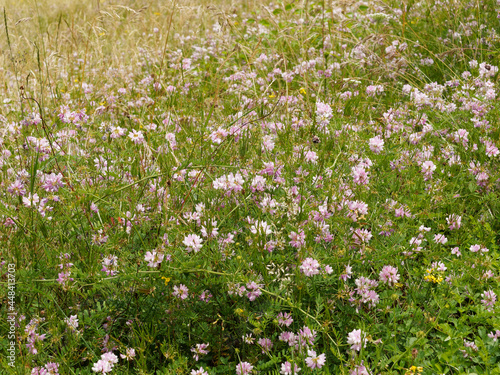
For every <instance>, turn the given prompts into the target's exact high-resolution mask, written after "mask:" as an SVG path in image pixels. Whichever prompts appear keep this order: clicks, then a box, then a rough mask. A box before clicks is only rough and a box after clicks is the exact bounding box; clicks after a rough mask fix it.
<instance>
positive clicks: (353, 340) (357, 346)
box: [347, 329, 366, 352]
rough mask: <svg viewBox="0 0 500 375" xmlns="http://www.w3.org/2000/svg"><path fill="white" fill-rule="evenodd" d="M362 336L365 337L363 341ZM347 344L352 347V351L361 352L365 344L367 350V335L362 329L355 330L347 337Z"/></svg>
mask: <svg viewBox="0 0 500 375" xmlns="http://www.w3.org/2000/svg"><path fill="white" fill-rule="evenodd" d="M361 336H363V339H361ZM347 343H348V344H350V345H351V350H357V351H358V352H359V351H360V350H361V345H362V344H364V347H365V348H366V339H365V333H364V332H362V331H361V330H360V329H355V330H353V331H352V332H350V333H349V334H348V336H347Z"/></svg>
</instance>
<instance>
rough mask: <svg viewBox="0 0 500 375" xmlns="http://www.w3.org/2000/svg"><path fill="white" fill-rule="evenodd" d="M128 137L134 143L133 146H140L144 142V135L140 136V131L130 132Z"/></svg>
mask: <svg viewBox="0 0 500 375" xmlns="http://www.w3.org/2000/svg"><path fill="white" fill-rule="evenodd" d="M128 137H129V138H130V139H131V140H132V142H134V143H135V144H140V143H142V142H144V135H143V134H142V131H140V130H139V131H136V130H132V131H131V132H130V133H128Z"/></svg>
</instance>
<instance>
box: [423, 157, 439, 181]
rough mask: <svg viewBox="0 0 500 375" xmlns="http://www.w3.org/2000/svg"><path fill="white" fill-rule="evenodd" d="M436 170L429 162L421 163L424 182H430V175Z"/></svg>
mask: <svg viewBox="0 0 500 375" xmlns="http://www.w3.org/2000/svg"><path fill="white" fill-rule="evenodd" d="M435 170H436V165H435V164H434V163H433V162H432V161H430V160H427V161H424V162H423V163H422V173H423V174H424V180H425V181H427V180H430V179H431V178H432V173H433V172H434V171H435Z"/></svg>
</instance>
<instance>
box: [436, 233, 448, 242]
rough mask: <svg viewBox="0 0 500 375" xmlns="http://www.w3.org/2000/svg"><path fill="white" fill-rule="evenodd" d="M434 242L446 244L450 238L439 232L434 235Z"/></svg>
mask: <svg viewBox="0 0 500 375" xmlns="http://www.w3.org/2000/svg"><path fill="white" fill-rule="evenodd" d="M434 242H435V243H440V244H442V245H444V244H445V243H446V242H448V239H447V238H446V237H445V236H444V234H441V233H439V234H436V235H435V236H434Z"/></svg>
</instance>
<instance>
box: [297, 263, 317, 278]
mask: <svg viewBox="0 0 500 375" xmlns="http://www.w3.org/2000/svg"><path fill="white" fill-rule="evenodd" d="M319 268H320V265H319V262H318V261H317V260H315V259H313V258H306V259H305V260H304V261H303V262H302V264H301V266H300V270H301V271H302V272H303V273H304V275H306V276H309V277H310V276H314V275H318V274H319Z"/></svg>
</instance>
